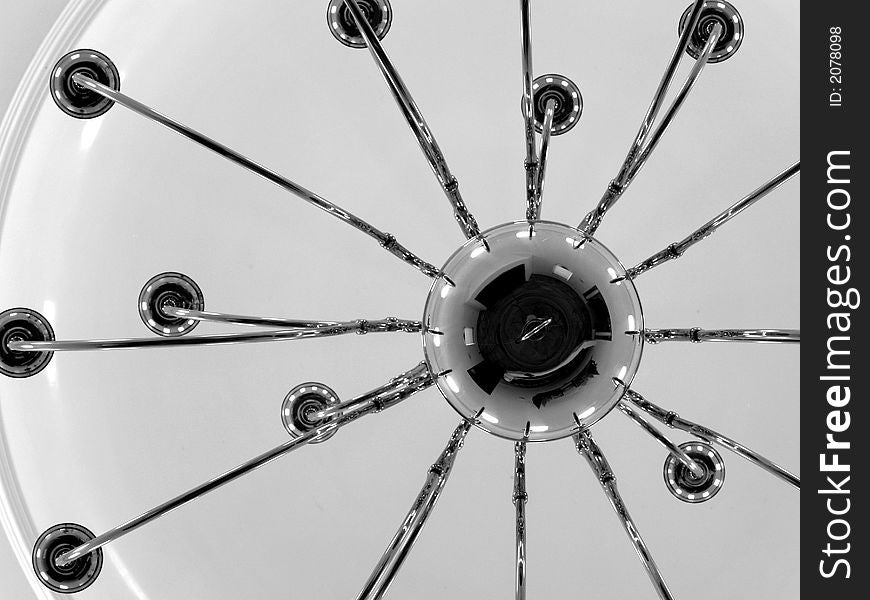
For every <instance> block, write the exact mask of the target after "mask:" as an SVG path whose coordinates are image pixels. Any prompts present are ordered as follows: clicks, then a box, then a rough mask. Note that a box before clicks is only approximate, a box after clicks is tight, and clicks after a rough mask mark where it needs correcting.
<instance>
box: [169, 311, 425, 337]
mask: <svg viewBox="0 0 870 600" xmlns="http://www.w3.org/2000/svg"><path fill="white" fill-rule="evenodd" d="M160 311H161V312H162V313H164V314H165V315H167V316H169V317H175V318H178V319H191V320H193V321H210V322H214V323H232V324H234V325H252V326H256V327H280V328H282V329H319V328H323V327H335V326H336V325H343V324H348V323H360V321H359V320H357V321H345V322H342V321H304V320H299V319H281V318H274V317H248V316H244V315H233V314H228V313H218V312H209V311H204V310H193V309H190V308H178V307H175V306H162V307H160ZM362 323H363V327H362V328H363V329H364V330H365V331H360V333H369V332H371V331H375V330H380V331H388V330H389V331H405V332H407V333H418V332H419V331H420V330H421V329H422V328H423V324H422V323H421V322H420V321H408V320H405V319H393V318H387V319H383V320H378V321H366V320H363V321H362Z"/></svg>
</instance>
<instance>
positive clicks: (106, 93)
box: [72, 74, 438, 277]
mask: <svg viewBox="0 0 870 600" xmlns="http://www.w3.org/2000/svg"><path fill="white" fill-rule="evenodd" d="M72 80H73V81H74V82H75V83H76V84H78V85H80V86H82V87H84V88H87V89H88V90H91V91H92V92H94V93H96V94H99V95H100V96H103V97H104V98H108V99H110V100H112V101H113V102H116V103H118V104H120V105H121V106H123V107H125V108H128V109H130V110H132V111H133V112H135V113H138V114H140V115H142V116H143V117H145V118H147V119H150V120H152V121H154V122H156V123H159V124H160V125H163V126H164V127H167V128H168V129H171V130H172V131H174V132H176V133H179V134H181V135H183V136H184V137H186V138H187V139H189V140H191V141H192V142H194V143H196V144H199V145H200V146H203V147H204V148H208V149H209V150H211V151H212V152H215V153H217V154H219V155H220V156H223V157H224V158H226V159H227V160H230V161H231V162H234V163H236V164H237V165H239V166H241V167H244V168H245V169H247V170H249V171H251V172H252V173H256V174H257V175H259V176H260V177H262V178H264V179H267V180H269V181H271V182H272V183H274V184H275V185H277V186H279V187H281V188H283V189H285V190H287V191H288V192H290V193H291V194H293V195H295V196H297V197H298V198H301V199H302V200H305V201H306V202H308V203H309V204H313V205H314V206H316V207H317V208H319V209H321V210H323V211H325V212H327V213H329V214H330V215H332V216H334V217H336V218H338V219H341V220H342V221H344V222H345V223H347V224H348V225H350V226H351V227H354V228H355V229H358V230H359V231H362V232H363V233H365V234H366V235H368V236H370V237H372V238H374V239H376V240H377V241H378V242H379V243H380V244H381V246H383V247H384V248H386V249H387V251H388V252H390V253H391V254H393V255H394V256H396V257H398V258H400V259H402V260H403V261H405V262H406V263H408V264H410V265H411V266H413V267H415V268H416V269H419V270H420V271H422V272H423V273H424V274H426V275H428V276H429V277H435V276H436V275H437V274H438V270H437V269H436V268H435V267H433V266H432V265H431V264H429V263H427V262H425V261H424V260H422V259H420V258H418V257H417V256H416V255H415V254H413V253H412V252H411V251H410V250H408V249H407V248H405V247H404V246H403V245H401V244H400V243H399V242H398V241H396V238H395V237H393V235H391V234H389V233H384V232H383V231H381V230H379V229H378V228H376V227H375V226H374V225H371V224H369V223H367V222H366V221H364V220H362V219H361V218H359V217H357V216H356V215H354V214H353V213H350V212H348V211H346V210H344V209H343V208H341V207H340V206H338V205H337V204H333V203H332V202H330V201H329V200H326V199H325V198H322V197H320V196H318V195H317V194H315V193H314V192H312V191H311V190H307V189H305V188H304V187H302V186H301V185H299V184H297V183H294V182H293V181H290V180H289V179H287V178H286V177H283V176H281V175H279V174H278V173H276V172H275V171H272V170H270V169H267V168H266V167H263V166H261V165H259V164H257V163H255V162H254V161H252V160H251V159H250V158H247V157H245V156H242V155H241V154H239V153H238V152H236V151H234V150H232V149H230V148H228V147H227V146H224V145H223V144H221V143H219V142H216V141H215V140H213V139H211V138H209V137H207V136H205V135H203V134H201V133H199V132H198V131H196V130H194V129H191V128H190V127H187V126H186V125H182V124H181V123H179V122H178V121H174V120H172V119H170V118H169V117H167V116H165V115H162V114H160V113H159V112H157V111H156V110H154V109H153V108H151V107H149V106H146V105H144V104H142V103H141V102H139V101H138V100H134V99H133V98H131V97H129V96H127V95H126V94H123V93H121V92H120V91H117V90H114V89H112V88H110V87H108V86H105V85H103V84H102V83H100V82H99V81H96V80H94V79H91V78H90V77H88V76H87V75H82V74H75V75H73V76H72Z"/></svg>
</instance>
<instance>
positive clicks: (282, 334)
mask: <svg viewBox="0 0 870 600" xmlns="http://www.w3.org/2000/svg"><path fill="white" fill-rule="evenodd" d="M397 331H399V332H412V333H413V332H417V331H420V325H419V322H418V321H407V320H403V319H397V318H395V317H387V318H386V319H376V320H372V321H367V320H365V319H360V320H357V321H346V322H341V323H339V324H337V325H327V326H323V327H315V328H313V329H279V330H276V331H258V332H252V333H217V334H214V335H201V336H195V337H163V338H115V339H105V340H55V341H46V342H29V341H10V342H9V344H8V347H9V349H10V350H13V351H16V352H46V351H50V352H87V351H90V350H121V349H129V348H168V347H178V346H214V345H217V344H256V343H259V342H280V341H288V340H304V339H312V338H318V337H331V336H336V335H344V334H347V333H358V334H365V333H390V332H397Z"/></svg>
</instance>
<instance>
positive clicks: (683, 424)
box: [625, 390, 801, 489]
mask: <svg viewBox="0 0 870 600" xmlns="http://www.w3.org/2000/svg"><path fill="white" fill-rule="evenodd" d="M625 398H626V399H627V400H629V401H631V402H632V403H633V404H634V405H635V406H637V407H638V408H640V409H641V410H643V411H645V412H647V413H648V414H650V415H652V416H653V417H654V418H656V419H658V420H659V421H661V422H662V423H664V424H665V425H667V426H668V427H674V428H676V429H682V430H683V431H685V432H686V433H690V434H692V435H695V436H698V437H699V438H701V439H702V440H709V441H711V442H714V443H716V444H719V445H720V446H722V447H723V448H725V449H726V450H730V451H731V452H733V453H734V454H737V455H738V456H742V457H743V458H745V459H746V460H748V461H749V462H751V463H753V464H754V465H757V466H759V467H761V468H762V469H764V470H765V471H767V472H768V473H770V474H772V475H774V476H776V477H778V478H779V479H782V480H783V481H785V482H786V483H788V484H790V485H792V486H794V487H796V488H798V489H800V486H801V480H800V478H799V477H797V476H796V475H792V474H791V473H789V472H788V471H786V470H785V469H783V468H782V467H780V466H779V465H778V464H776V463H775V462H773V461H772V460H769V459H767V458H765V457H763V456H762V455H760V454H758V453H757V452H755V451H754V450H751V449H749V448H747V447H746V446H744V445H743V444H741V443H740V442H737V441H735V440H733V439H731V438H729V437H728V436H725V435H723V434H721V433H719V432H718V431H715V430H713V429H710V428H709V427H705V426H704V425H699V424H698V423H693V422H692V421H689V420H688V419H683V418H682V417H680V416H679V415H678V414H677V413H675V412H672V411H668V410H665V409H663V408H661V407H660V406H656V405H655V404H653V403H652V402H650V401H649V400H647V399H646V398H644V397H643V396H641V395H640V394H638V393H637V392H635V391H634V390H626V392H625Z"/></svg>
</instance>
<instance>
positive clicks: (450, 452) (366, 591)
mask: <svg viewBox="0 0 870 600" xmlns="http://www.w3.org/2000/svg"><path fill="white" fill-rule="evenodd" d="M472 423H473V420H465V421H463V422H462V423H460V424H459V426H457V427H456V429H455V430H454V431H453V435H452V436H450V441H449V442H447V446H446V447H445V448H444V450H443V451H442V452H441V454H440V455H439V456H438V459H437V460H436V461H435V463H434V464H433V465H432V466H431V467H430V468H429V473H428V474H427V475H426V481H425V483H424V484H423V488H422V489H421V490H420V494H419V495H418V496H417V499H416V501H415V502H414V505H413V506H412V507H411V510H409V511H408V514H407V515H406V516H405V519H404V520H403V521H402V524H401V525H400V526H399V530H398V531H397V532H396V535H394V536H393V539H392V540H391V541H390V544H389V545H388V546H387V550H386V552H384V555H383V556H382V557H381V560H379V561H378V564H377V565H375V568H374V570H373V571H372V574H371V575H370V576H369V578H368V580H367V581H366V583H365V585H363V589H362V591H360V593H359V595H358V596H357V600H376V599H378V598H381V597H382V596H383V595H384V594H385V593H386V591H387V588H389V587H390V584H391V583H392V582H393V579H395V577H396V574H397V573H398V572H399V569H400V568H401V567H402V564H403V563H404V562H405V559H406V558H407V557H408V553H409V552H410V551H411V548H412V547H413V546H414V542H416V541H417V537H418V536H419V535H420V531H421V530H422V529H423V526H424V525H425V524H426V521H427V519H428V518H429V515H431V514H432V509H433V508H435V503H436V502H438V498H439V497H440V496H441V492H442V491H443V490H444V485H445V484H446V483H447V478H448V477H450V473H451V472H452V471H453V464H454V463H455V462H456V456H457V454H458V453H459V450H460V449H461V448H462V445H463V444H464V443H465V436H466V435H468V431H469V430H470V429H471V426H472Z"/></svg>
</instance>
